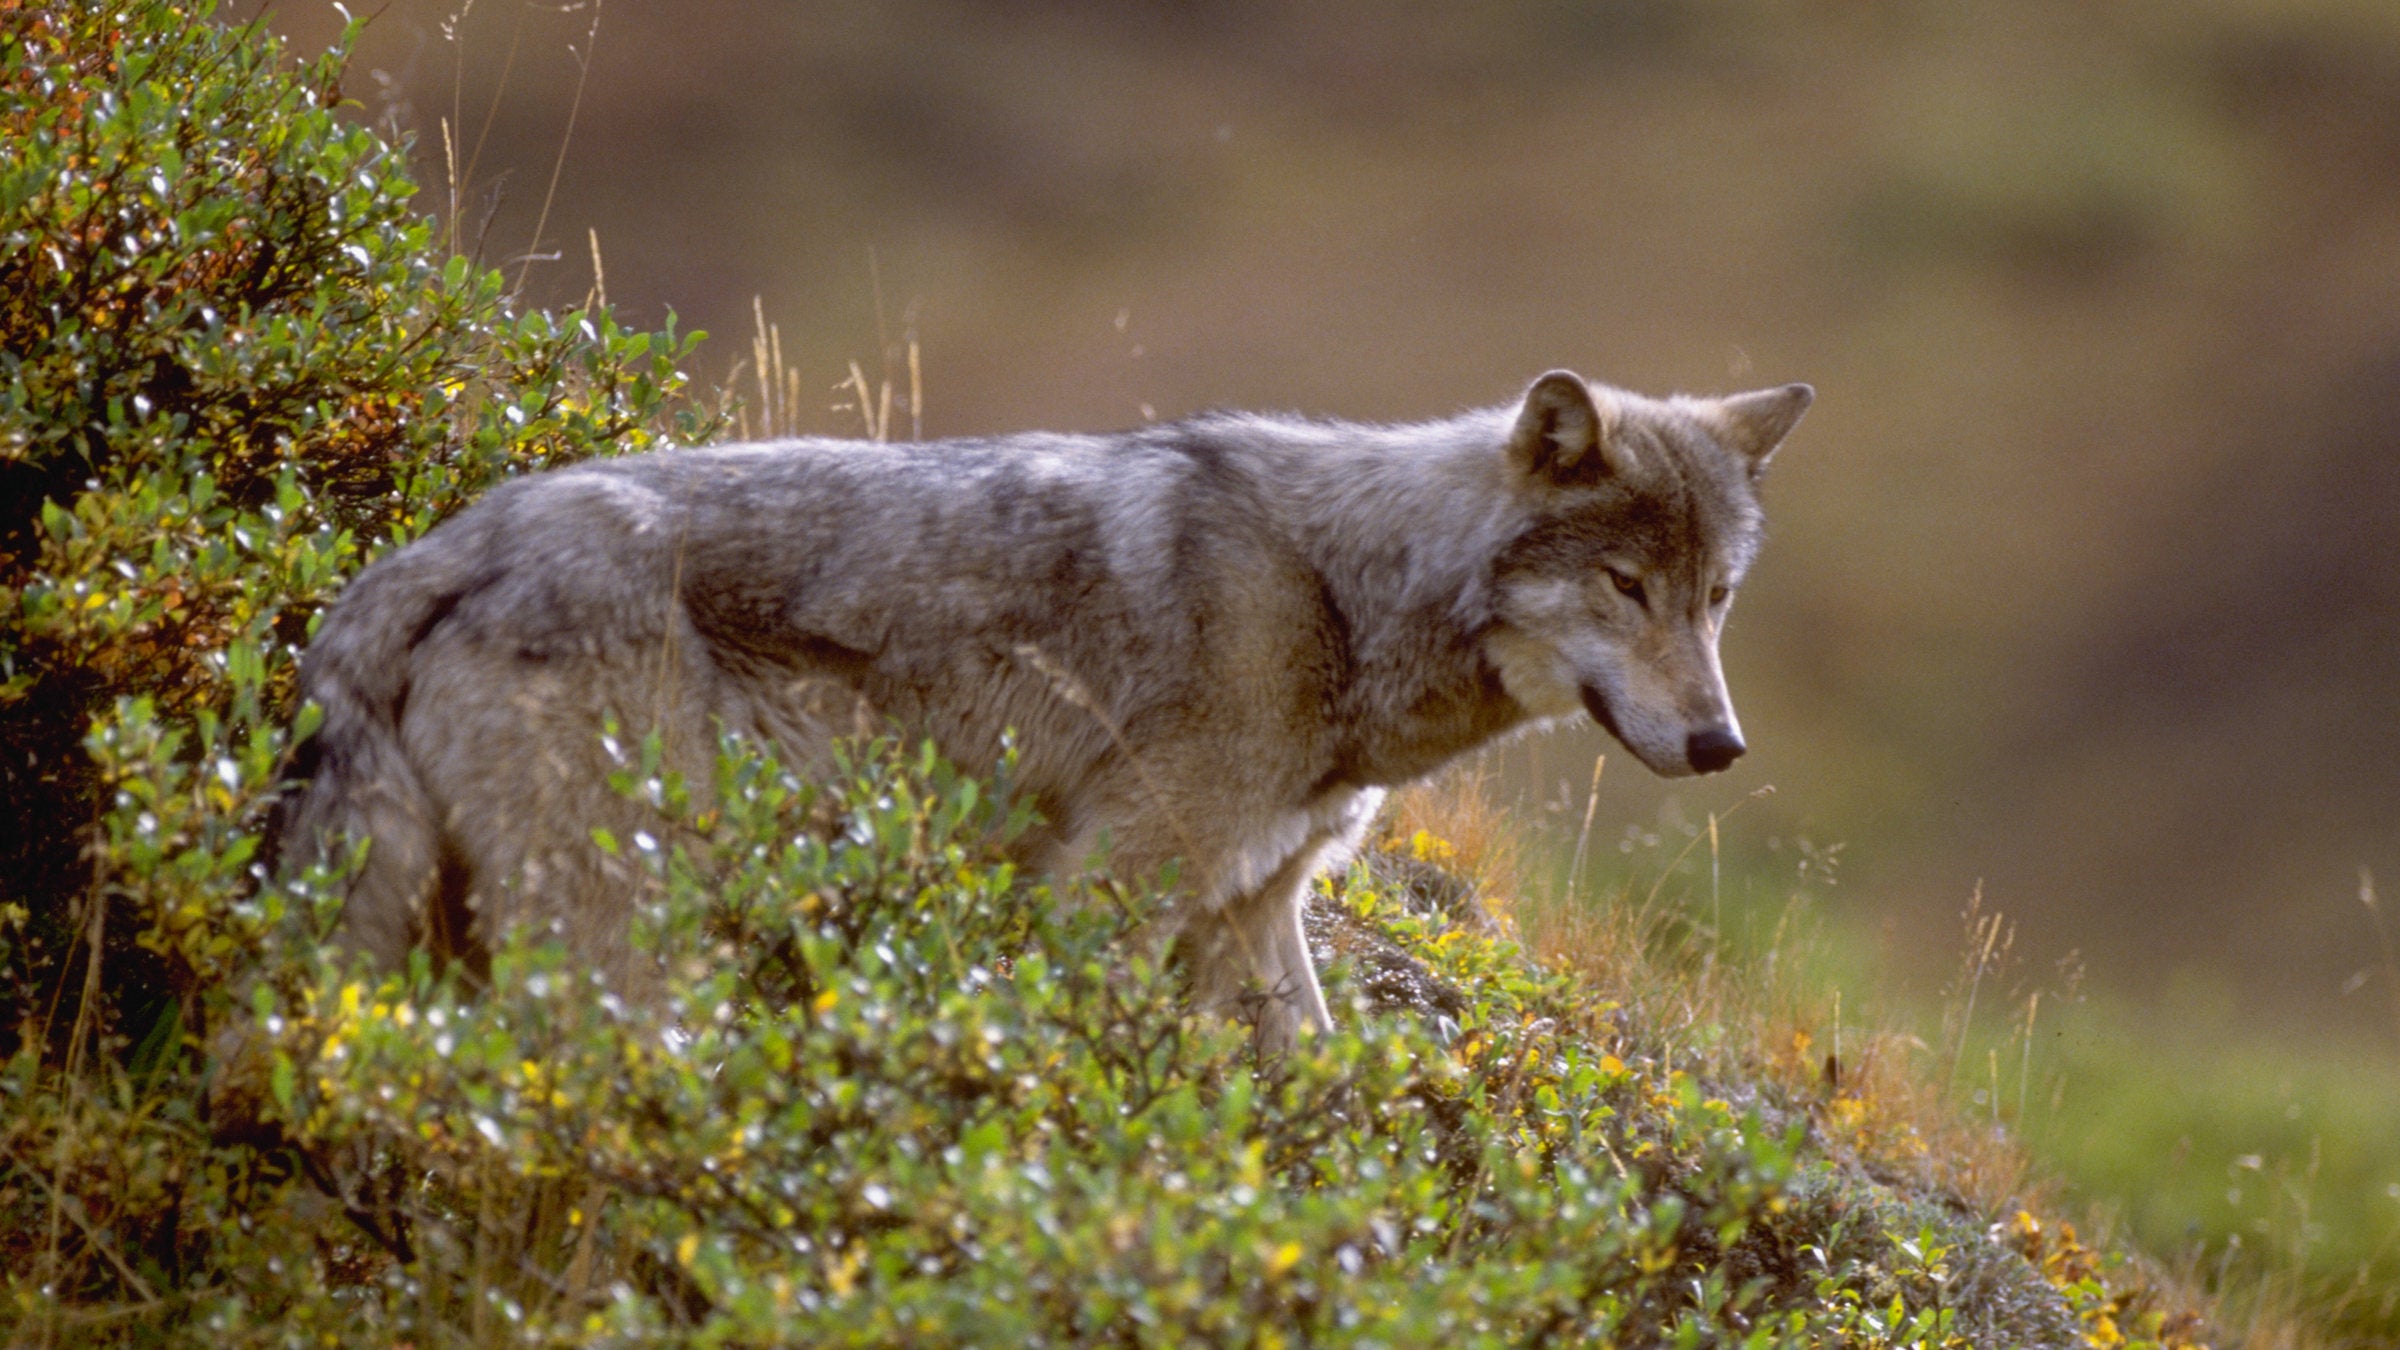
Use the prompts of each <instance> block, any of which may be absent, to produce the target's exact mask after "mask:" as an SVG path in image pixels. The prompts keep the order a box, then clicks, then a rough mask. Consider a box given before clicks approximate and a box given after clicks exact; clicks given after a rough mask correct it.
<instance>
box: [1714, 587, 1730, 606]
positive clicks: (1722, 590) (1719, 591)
mask: <svg viewBox="0 0 2400 1350" xmlns="http://www.w3.org/2000/svg"><path fill="white" fill-rule="evenodd" d="M1732 594H1733V591H1732V589H1731V588H1729V587H1725V586H1711V587H1709V588H1708V603H1710V604H1712V605H1721V604H1724V603H1725V598H1726V597H1727V596H1729V595H1732Z"/></svg>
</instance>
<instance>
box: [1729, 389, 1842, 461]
mask: <svg viewBox="0 0 2400 1350" xmlns="http://www.w3.org/2000/svg"><path fill="white" fill-rule="evenodd" d="M1816 401H1817V391H1816V390H1814V389H1811V388H1809V387H1808V386H1807V385H1805V384H1787V385H1785V386H1783V387H1782V388H1781V389H1760V390H1757V391H1755V392H1753V393H1748V394H1735V395H1734V396H1733V397H1731V398H1723V399H1719V400H1717V406H1716V408H1715V409H1714V413H1713V416H1711V418H1710V419H1709V420H1710V421H1712V422H1714V423H1715V424H1716V431H1717V434H1718V435H1720V436H1722V437H1724V440H1725V444H1726V447H1727V448H1729V449H1731V450H1732V451H1734V453H1736V454H1738V455H1740V456H1741V457H1742V458H1744V459H1746V460H1749V461H1750V476H1751V477H1753V478H1755V477H1757V476H1758V475H1759V474H1760V473H1761V472H1763V471H1765V469H1766V467H1767V457H1768V456H1770V455H1772V454H1774V453H1775V447H1776V446H1779V445H1781V444H1783V438H1784V437H1786V436H1789V435H1791V434H1792V428H1793V427H1795V426H1798V425H1799V424H1800V414H1802V413H1804V412H1807V411H1808V405H1809V404H1811V403H1814V402H1816Z"/></svg>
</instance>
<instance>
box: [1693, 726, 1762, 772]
mask: <svg viewBox="0 0 2400 1350" xmlns="http://www.w3.org/2000/svg"><path fill="white" fill-rule="evenodd" d="M1749 748H1750V747H1748V746H1746V745H1744V744H1742V738H1741V737H1739V736H1737V735H1735V734H1734V733H1733V732H1731V731H1729V730H1727V729H1726V728H1724V727H1709V728H1707V729H1706V730H1703V731H1695V732H1693V733H1692V738H1691V739H1690V740H1688V741H1686V742H1684V745H1683V753H1684V756H1685V758H1687V759H1689V760H1691V761H1692V767H1693V768H1694V769H1696V770H1698V771H1699V772H1701V773H1715V772H1716V771H1718V770H1719V769H1722V768H1724V767H1725V766H1726V765H1728V764H1731V763H1733V762H1734V761H1735V760H1737V759H1740V758H1741V757H1742V752H1743V751H1744V750H1747V749H1749Z"/></svg>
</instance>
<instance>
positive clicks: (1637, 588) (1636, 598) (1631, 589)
mask: <svg viewBox="0 0 2400 1350" xmlns="http://www.w3.org/2000/svg"><path fill="white" fill-rule="evenodd" d="M1608 579H1609V580H1610V581H1612V582H1615V583H1616V587H1617V590H1618V592H1619V593H1620V594H1623V595H1627V596H1630V597H1632V599H1633V602H1634V603H1635V604H1637V605H1638V604H1640V603H1642V583H1641V579H1640V578H1638V577H1634V576H1631V575H1629V574H1627V573H1624V572H1620V571H1618V570H1617V569H1615V568H1613V567H1612V568H1610V569H1608Z"/></svg>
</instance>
